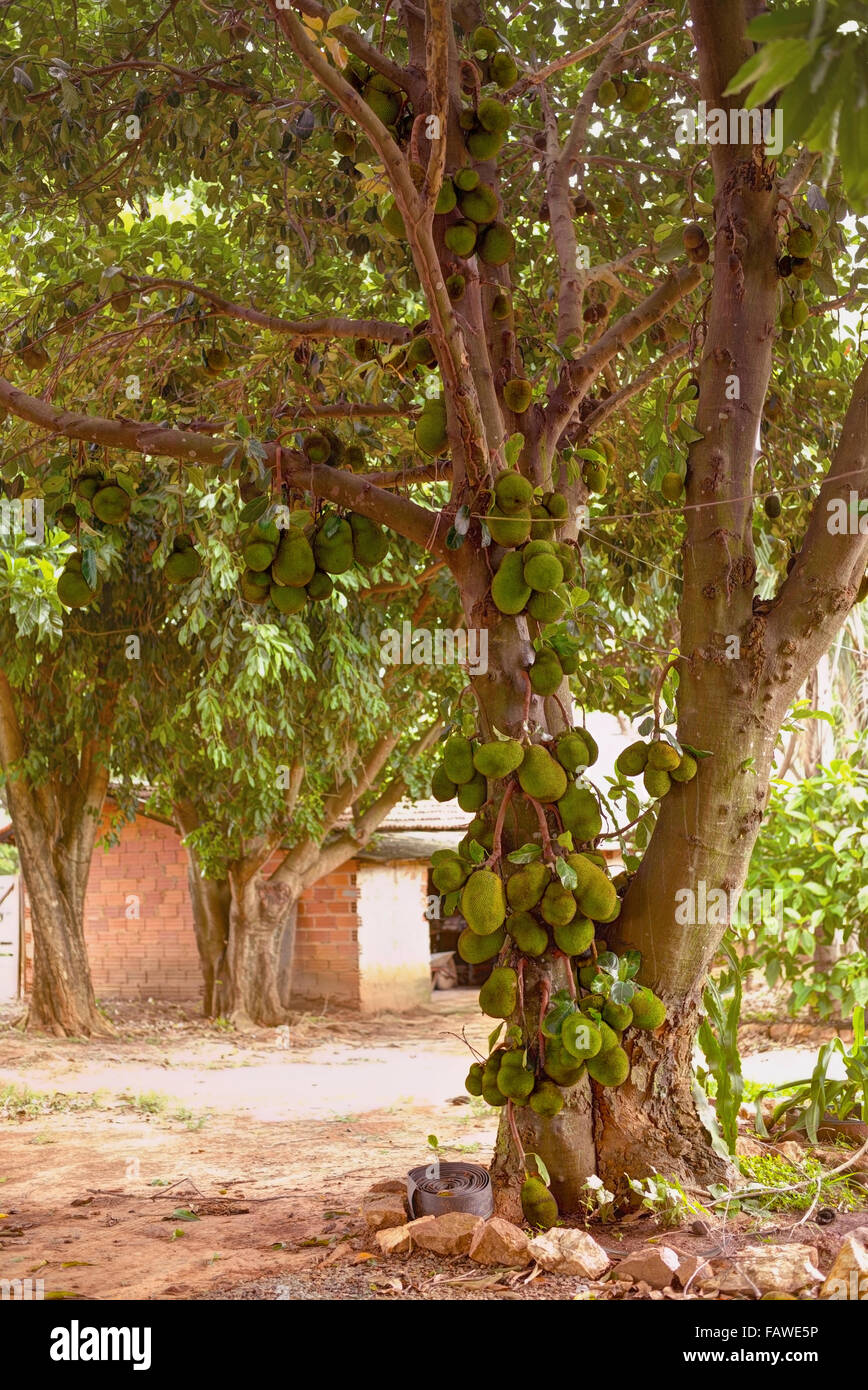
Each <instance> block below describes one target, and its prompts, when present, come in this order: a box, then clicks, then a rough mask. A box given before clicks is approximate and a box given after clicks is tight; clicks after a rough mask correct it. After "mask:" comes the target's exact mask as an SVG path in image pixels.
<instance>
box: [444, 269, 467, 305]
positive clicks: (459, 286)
mask: <svg viewBox="0 0 868 1390" xmlns="http://www.w3.org/2000/svg"><path fill="white" fill-rule="evenodd" d="M466 284H467V281H466V280H465V279H464V276H463V275H458V274H455V275H450V276H449V277H448V278H447V281H446V293H447V294H448V295H449V298H450V299H451V300H452V301H453V303H454V302H455V300H457V299H460V298H461V296H462V295H463V293H464V289H465V286H466Z"/></svg>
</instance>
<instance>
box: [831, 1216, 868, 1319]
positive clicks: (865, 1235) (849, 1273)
mask: <svg viewBox="0 0 868 1390" xmlns="http://www.w3.org/2000/svg"><path fill="white" fill-rule="evenodd" d="M820 1298H834V1299H845V1298H846V1299H859V1300H860V1301H861V1300H862V1299H864V1300H865V1301H866V1302H868V1226H857V1227H856V1229H855V1230H854V1231H851V1232H850V1234H849V1235H848V1236H847V1237H846V1238H845V1240H844V1241H843V1243H842V1245H841V1246H840V1248H839V1250H838V1253H837V1255H836V1256H835V1259H834V1261H833V1263H832V1268H831V1269H830V1270H829V1273H828V1274H827V1275H826V1280H825V1283H824V1284H823V1287H822V1288H821V1289H820Z"/></svg>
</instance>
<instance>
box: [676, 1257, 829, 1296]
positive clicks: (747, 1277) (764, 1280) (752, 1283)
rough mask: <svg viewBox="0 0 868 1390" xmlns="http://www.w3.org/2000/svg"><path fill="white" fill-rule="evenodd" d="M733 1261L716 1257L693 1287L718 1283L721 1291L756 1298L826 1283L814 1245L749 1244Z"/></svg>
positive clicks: (703, 1286)
mask: <svg viewBox="0 0 868 1390" xmlns="http://www.w3.org/2000/svg"><path fill="white" fill-rule="evenodd" d="M733 1261H734V1263H733V1264H729V1263H728V1262H727V1261H723V1260H720V1259H716V1260H714V1261H713V1262H712V1264H711V1265H709V1266H708V1267H707V1268H706V1269H705V1270H704V1271H703V1272H702V1273H701V1274H699V1275H698V1276H697V1278H696V1279H695V1280H694V1284H693V1287H694V1288H696V1286H697V1285H699V1287H700V1288H706V1287H707V1286H708V1285H710V1284H714V1285H715V1286H716V1287H717V1288H718V1289H719V1290H720V1292H721V1293H743V1294H748V1295H749V1296H753V1297H756V1295H757V1292H759V1293H760V1294H764V1293H770V1292H771V1291H772V1290H773V1289H775V1290H777V1291H778V1292H781V1291H783V1292H784V1293H799V1292H800V1290H802V1289H807V1288H810V1287H811V1286H812V1285H813V1284H819V1283H821V1282H822V1279H823V1276H822V1274H821V1272H820V1270H819V1269H817V1249H816V1246H814V1245H745V1246H744V1248H743V1249H742V1250H739V1251H738V1253H737V1254H736V1255H734V1256H733Z"/></svg>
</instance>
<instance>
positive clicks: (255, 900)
mask: <svg viewBox="0 0 868 1390" xmlns="http://www.w3.org/2000/svg"><path fill="white" fill-rule="evenodd" d="M229 887H230V891H231V905H230V910H229V937H228V940H227V943H226V959H225V964H224V966H223V967H222V969H221V978H220V986H221V998H222V1000H223V1009H224V1012H225V1013H226V1015H227V1016H228V1017H229V1018H230V1019H231V1020H232V1022H233V1023H234V1024H235V1025H236V1027H238V1026H241V1027H251V1026H257V1025H258V1026H259V1027H263V1028H275V1027H277V1026H278V1025H279V1024H282V1023H286V1022H288V1020H289V993H290V987H291V981H292V957H293V951H294V947H295V928H296V921H297V918H298V898H297V897H296V896H295V894H294V893H293V891H292V889H291V888H290V887H289V886H288V885H287V884H286V883H275V882H274V881H273V880H271V879H263V878H262V876H261V874H260V873H258V872H257V873H253V874H250V873H249V871H248V872H247V873H245V871H244V869H243V868H239V867H237V866H233V867H230V870H229Z"/></svg>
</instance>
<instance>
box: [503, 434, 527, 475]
mask: <svg viewBox="0 0 868 1390" xmlns="http://www.w3.org/2000/svg"><path fill="white" fill-rule="evenodd" d="M523 448H524V435H523V434H511V435H510V436H509V439H508V440H507V441H506V444H505V445H504V449H503V454H504V458H505V459H506V462H507V466H508V467H509V468H514V467H515V465H516V464H517V463H518V458H519V454H520V453H521V451H522V449H523Z"/></svg>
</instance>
